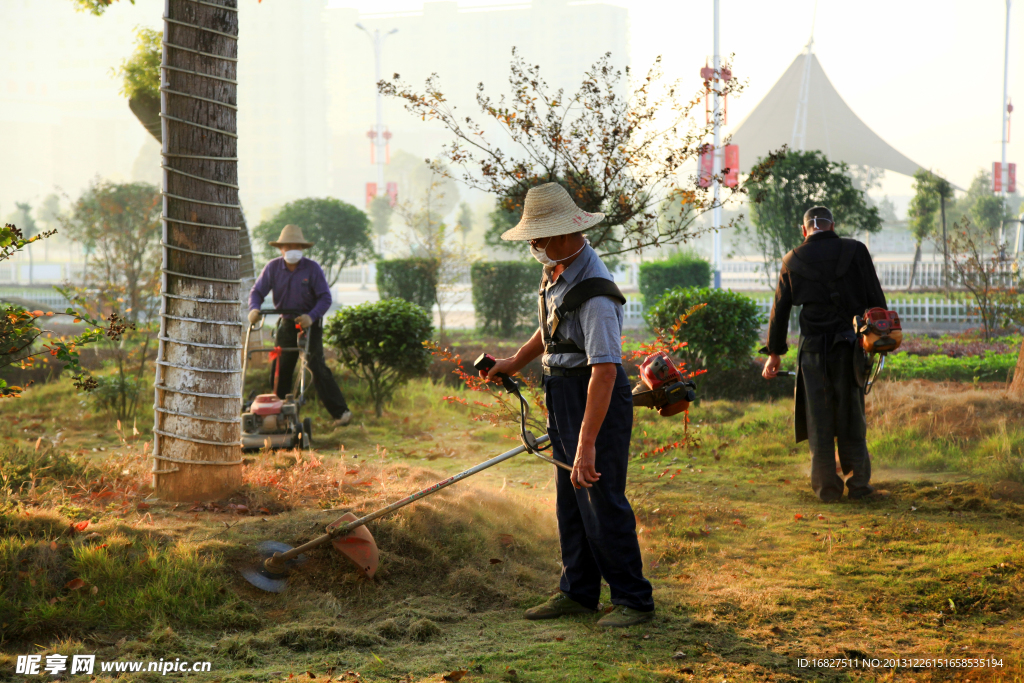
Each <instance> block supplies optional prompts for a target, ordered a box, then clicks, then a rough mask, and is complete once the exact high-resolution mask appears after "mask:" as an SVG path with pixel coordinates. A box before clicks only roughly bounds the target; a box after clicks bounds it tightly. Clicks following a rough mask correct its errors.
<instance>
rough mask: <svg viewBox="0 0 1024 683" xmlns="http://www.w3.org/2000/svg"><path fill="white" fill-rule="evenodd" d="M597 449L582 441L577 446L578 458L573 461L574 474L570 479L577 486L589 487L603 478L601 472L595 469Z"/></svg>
mask: <svg viewBox="0 0 1024 683" xmlns="http://www.w3.org/2000/svg"><path fill="white" fill-rule="evenodd" d="M596 458H597V451H596V450H595V448H594V445H593V444H591V445H589V446H585V445H584V444H583V442H582V441H581V442H580V444H579V446H577V447H576V459H575V460H574V461H573V463H572V474H570V475H569V479H571V480H572V485H573V486H575V487H576V488H578V489H579V488H587V489H589V488H590V487H592V486H593V485H594V484H596V483H597V480H598V479H600V478H601V473H600V472H598V471H597V470H596V469H594V461H595V459H596Z"/></svg>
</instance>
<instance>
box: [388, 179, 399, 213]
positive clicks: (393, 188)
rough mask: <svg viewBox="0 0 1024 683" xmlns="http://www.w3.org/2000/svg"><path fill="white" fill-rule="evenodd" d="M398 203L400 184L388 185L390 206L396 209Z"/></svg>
mask: <svg viewBox="0 0 1024 683" xmlns="http://www.w3.org/2000/svg"><path fill="white" fill-rule="evenodd" d="M397 203H398V183H388V204H390V205H391V206H392V208H394V206H395V204H397Z"/></svg>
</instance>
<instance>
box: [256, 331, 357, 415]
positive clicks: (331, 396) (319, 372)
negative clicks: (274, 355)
mask: <svg viewBox="0 0 1024 683" xmlns="http://www.w3.org/2000/svg"><path fill="white" fill-rule="evenodd" d="M298 334H299V331H298V330H296V329H295V321H294V320H291V319H285V318H282V319H281V321H280V323H279V324H278V326H277V339H276V343H277V345H278V346H281V347H293V348H294V347H296V346H299V343H298ZM306 334H308V335H309V354H308V355H307V357H306V363H307V364H308V365H309V369H310V371H311V372H312V373H313V386H315V387H316V394H317V396H319V397H320V400H321V401H322V402H323V404H324V407H325V408H327V412H328V413H330V414H331V417H333V418H334V419H338V418H339V417H341V415H342V413H344V412H345V411H346V410H348V403H347V402H346V401H345V395H344V394H342V393H341V389H340V388H339V387H338V383H337V382H336V381H335V379H334V373H332V372H331V369H330V368H329V367H327V363H326V361H324V328H323V326H322V324H321V321H320V320H316V321H314V322H313V326H312V327H310V328H309V329H308V330H306ZM298 361H299V352H298V351H282V352H281V356H280V358H278V359H277V360H276V361H275V362H274V363H271V365H270V378H271V382H273V383H274V384H273V386H274V393H276V394H277V395H278V396H280V397H281V398H284V396H285V394H290V393H291V391H292V376H293V374H294V372H295V364H296V363H297V362H298ZM275 377H276V381H275Z"/></svg>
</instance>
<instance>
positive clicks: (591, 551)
mask: <svg viewBox="0 0 1024 683" xmlns="http://www.w3.org/2000/svg"><path fill="white" fill-rule="evenodd" d="M589 383H590V378H589V377H545V378H544V390H545V397H546V401H547V408H548V436H550V437H551V444H552V449H551V450H552V457H553V458H554V459H555V460H560V461H561V462H564V463H567V464H569V465H572V463H573V460H575V459H576V444H577V443H578V441H579V434H580V427H581V426H582V424H583V413H584V411H585V410H586V407H587V386H588V385H589ZM632 432H633V397H632V394H631V389H630V386H629V380H628V379H627V378H626V373H625V372H624V371H623V369H622V366H621V365H620V366H619V370H618V376H617V377H616V379H615V388H614V390H613V391H612V397H611V403H610V404H609V406H608V414H607V416H606V417H605V418H604V423H603V424H602V425H601V430H600V431H599V432H598V436H597V449H596V450H597V457H596V460H595V466H596V469H597V471H598V472H600V473H601V478H600V479H599V480H598V481H597V483H596V484H594V486H593V487H592V488H589V489H588V488H582V489H577V488H575V487H574V486H573V485H572V480H571V479H570V477H569V472H567V471H565V470H563V469H562V468H560V467H559V468H557V469H556V470H555V477H556V479H555V485H556V486H555V489H556V503H555V513H556V515H557V517H558V541H559V544H560V545H561V549H562V578H561V581H560V582H559V588H560V589H561V590H562V592H563V593H565V594H566V595H568V596H569V597H570V598H572V599H573V600H575V601H576V602H578V603H580V604H581V605H584V606H585V607H590V608H595V607H597V603H598V599H599V597H600V595H601V577H602V576H603V577H604V579H605V580H606V581H607V582H608V585H609V586H610V587H611V596H612V603H613V604H615V605H624V606H626V607H631V608H633V609H636V610H640V611H642V612H650V611H651V610H653V609H654V599H653V597H652V595H651V584H650V582H648V581H647V579H645V578H644V575H643V559H642V558H641V557H640V543H639V541H638V540H637V536H636V516H635V515H634V514H633V508H632V507H630V505H629V501H628V500H626V467H627V465H628V464H629V440H630V437H631V435H632Z"/></svg>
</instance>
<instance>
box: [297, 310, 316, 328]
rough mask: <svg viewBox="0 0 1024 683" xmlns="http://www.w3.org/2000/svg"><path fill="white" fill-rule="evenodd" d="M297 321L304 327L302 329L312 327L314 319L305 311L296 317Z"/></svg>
mask: <svg viewBox="0 0 1024 683" xmlns="http://www.w3.org/2000/svg"><path fill="white" fill-rule="evenodd" d="M295 322H297V323H298V324H299V325H300V326H301V327H302V329H304V330H308V329H309V328H310V327H312V326H313V319H312V318H310V317H309V316H308V315H306V314H305V313H303V314H302V315H300V316H299V317H297V318H296V319H295Z"/></svg>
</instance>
